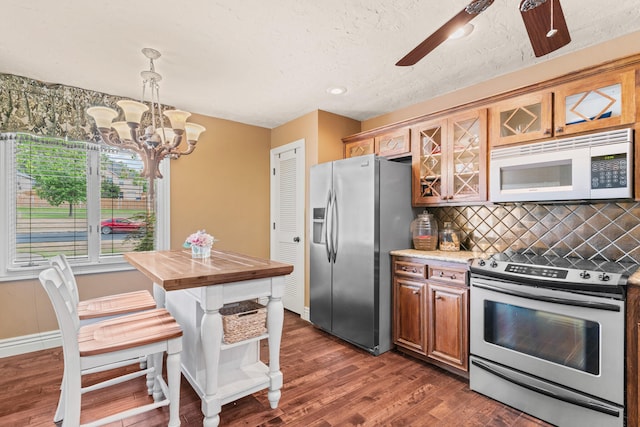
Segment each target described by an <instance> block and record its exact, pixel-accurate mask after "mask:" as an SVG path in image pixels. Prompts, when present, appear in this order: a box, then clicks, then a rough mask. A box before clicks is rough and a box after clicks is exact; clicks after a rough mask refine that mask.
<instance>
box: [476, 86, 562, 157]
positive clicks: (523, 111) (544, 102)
mask: <svg viewBox="0 0 640 427" xmlns="http://www.w3.org/2000/svg"><path fill="white" fill-rule="evenodd" d="M552 102H553V98H552V96H551V92H550V91H544V92H536V93H531V94H526V95H522V96H518V97H515V98H511V99H507V100H505V101H502V102H499V103H497V104H494V105H492V106H491V108H490V109H489V120H490V123H491V124H490V126H489V128H490V129H491V138H490V141H491V146H492V147H497V146H500V145H507V144H516V143H519V142H525V141H532V140H536V139H543V138H550V137H551V136H552V135H553V133H552V132H553V129H552V126H553V124H552V114H551V113H552Z"/></svg>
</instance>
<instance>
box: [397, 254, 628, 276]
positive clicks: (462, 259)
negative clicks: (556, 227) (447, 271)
mask: <svg viewBox="0 0 640 427" xmlns="http://www.w3.org/2000/svg"><path fill="white" fill-rule="evenodd" d="M390 254H391V255H396V256H408V257H413V258H423V259H432V260H437V261H447V262H457V263H460V264H469V261H470V260H471V259H473V258H487V257H488V255H487V254H485V253H483V252H475V251H419V250H417V249H400V250H396V251H391V252H390ZM639 279H640V277H639Z"/></svg>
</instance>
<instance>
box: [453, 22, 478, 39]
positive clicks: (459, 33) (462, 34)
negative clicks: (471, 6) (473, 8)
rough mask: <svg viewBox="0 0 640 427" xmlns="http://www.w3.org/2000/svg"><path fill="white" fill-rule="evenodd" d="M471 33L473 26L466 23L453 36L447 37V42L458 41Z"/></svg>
mask: <svg viewBox="0 0 640 427" xmlns="http://www.w3.org/2000/svg"><path fill="white" fill-rule="evenodd" d="M472 31H473V24H472V23H468V24H466V25H463V26H462V27H460V28H458V29H457V30H456V31H455V32H454V33H453V34H451V35H450V36H449V40H455V39H460V38H462V37H466V36H468V35H469V34H471V32H472Z"/></svg>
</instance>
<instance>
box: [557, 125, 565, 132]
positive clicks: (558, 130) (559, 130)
mask: <svg viewBox="0 0 640 427" xmlns="http://www.w3.org/2000/svg"><path fill="white" fill-rule="evenodd" d="M562 132H564V128H563V127H561V126H559V127H557V128H556V133H562Z"/></svg>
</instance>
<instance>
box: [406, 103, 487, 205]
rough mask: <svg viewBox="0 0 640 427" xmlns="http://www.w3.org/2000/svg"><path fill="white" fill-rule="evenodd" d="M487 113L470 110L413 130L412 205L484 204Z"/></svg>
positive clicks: (485, 190) (485, 192) (485, 111)
mask: <svg viewBox="0 0 640 427" xmlns="http://www.w3.org/2000/svg"><path fill="white" fill-rule="evenodd" d="M486 135H487V110H485V109H481V110H472V111H468V112H464V113H460V114H456V115H453V116H449V117H446V118H443V119H441V120H435V121H431V122H426V123H423V124H420V125H418V126H416V127H415V128H414V129H413V130H412V132H411V136H412V138H414V140H413V142H412V148H413V150H414V152H413V204H414V205H415V206H424V205H432V204H443V203H450V202H460V201H465V202H466V201H483V200H486V195H487V188H486V173H487V163H486V144H487V137H486Z"/></svg>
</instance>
